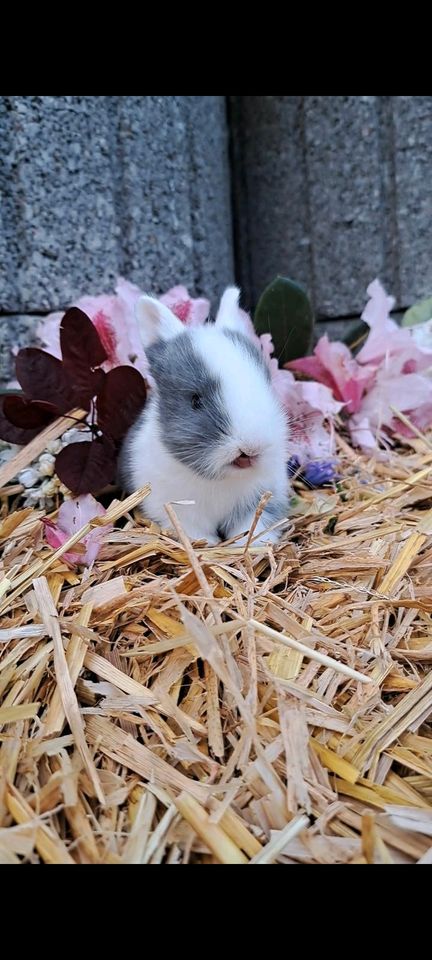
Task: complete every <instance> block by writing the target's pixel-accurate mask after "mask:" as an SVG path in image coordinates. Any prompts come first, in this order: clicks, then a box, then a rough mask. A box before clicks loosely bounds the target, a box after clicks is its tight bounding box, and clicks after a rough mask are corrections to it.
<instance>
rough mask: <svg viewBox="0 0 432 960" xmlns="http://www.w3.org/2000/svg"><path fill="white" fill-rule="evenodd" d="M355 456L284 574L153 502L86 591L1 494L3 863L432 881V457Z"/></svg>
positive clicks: (118, 530) (119, 530) (302, 510)
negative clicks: (158, 524)
mask: <svg viewBox="0 0 432 960" xmlns="http://www.w3.org/2000/svg"><path fill="white" fill-rule="evenodd" d="M339 448H340V453H341V455H342V459H343V471H342V472H343V475H344V477H345V480H344V482H343V483H342V485H341V487H340V489H339V490H338V492H336V491H335V490H328V491H326V492H324V491H319V492H312V491H308V490H306V489H305V488H300V487H299V489H298V491H297V492H298V493H299V496H300V506H299V509H298V512H297V515H296V516H295V517H294V520H293V530H292V532H291V533H290V535H289V538H287V539H286V542H283V543H282V545H281V546H280V547H279V548H278V549H277V550H275V551H274V552H273V551H272V550H271V549H269V550H267V549H262V548H258V547H255V546H254V545H253V543H252V544H251V545H250V547H249V548H248V549H247V550H245V549H244V548H240V547H236V546H235V545H227V546H223V547H214V548H212V549H205V548H204V547H203V546H202V545H199V544H194V545H193V546H192V545H191V544H190V543H189V542H188V540H187V538H186V537H185V535H184V533H183V531H182V530H181V528H180V527H179V526H178V527H177V535H176V537H175V538H174V537H172V538H171V537H169V536H166V535H163V534H162V533H161V532H160V531H159V530H158V529H156V528H155V527H153V526H151V525H149V524H146V523H145V522H144V521H142V520H140V519H139V516H138V514H137V513H136V510H135V507H136V503H137V502H138V500H139V498H140V496H142V494H143V493H144V492H145V491H141V493H140V494H139V495H137V496H134V497H130V498H129V499H128V500H125V501H123V502H121V503H118V502H115V503H114V504H113V505H112V507H111V508H110V510H109V512H108V514H107V516H106V518H104V520H103V521H102V523H104V522H105V520H106V521H110V520H111V521H112V520H113V519H114V520H116V521H118V523H117V526H116V527H115V529H114V530H113V531H112V532H108V531H107V532H106V535H105V538H104V545H103V548H102V550H101V553H100V555H99V557H98V560H97V561H96V564H95V566H94V568H93V569H92V570H91V571H90V572H87V573H86V574H83V573H82V572H79V571H78V572H77V571H75V570H71V568H70V567H68V566H67V565H66V564H65V563H64V561H63V560H62V553H63V552H64V551H65V550H66V549H68V546H65V547H63V548H62V549H61V550H58V551H56V552H54V551H53V550H52V549H51V548H50V547H48V546H47V544H46V543H45V541H44V539H43V532H42V524H41V512H40V511H39V512H38V511H35V510H32V509H20V499H19V488H18V487H17V486H13V485H11V484H9V486H8V485H6V486H3V487H2V489H1V490H0V495H1V503H2V513H1V521H0V550H1V553H2V561H1V576H2V578H3V579H2V580H1V581H0V607H1V613H2V617H1V624H0V627H1V629H0V704H1V705H0V862H6V863H17V862H28V861H30V862H32V863H39V862H47V863H71V864H72V863H113V864H114V863H161V862H163V863H220V862H222V863H245V864H246V863H274V862H279V863H287V864H288V863H298V862H305V863H310V864H316V863H392V862H410V863H416V862H419V861H420V862H432V841H431V839H430V838H431V835H432V805H431V801H432V732H431V728H430V724H429V719H430V715H431V714H432V671H430V670H429V664H430V662H431V661H432V623H431V610H432V593H431V588H430V571H431V566H432V447H431V445H429V444H428V442H427V441H426V440H420V439H419V440H418V442H416V441H415V442H414V443H413V446H412V447H411V448H405V449H404V450H402V451H401V452H399V453H397V454H392V456H391V458H390V460H389V461H388V462H387V463H386V464H380V463H377V464H375V465H373V464H372V463H371V462H367V461H366V460H365V458H363V457H360V456H359V455H357V454H355V453H354V452H353V451H352V450H351V449H350V447H349V446H348V445H347V444H346V442H345V441H343V440H342V439H340V440H339ZM32 452H34V451H32ZM25 456H26V455H25V452H24V451H23V452H22V454H20V457H21V461H20V466H21V465H22V462H23V460H25ZM8 469H9V474H8V476H9V478H11V477H12V476H13V475H14V474H13V472H12V473H11V470H12V471H13V467H12V468H8ZM6 480H7V478H6ZM2 481H3V483H4V482H5V476H4V475H3V477H2ZM172 520H173V524H176V522H177V521H176V515H175V513H174V512H173V514H172ZM97 522H98V523H100V522H101V521H97ZM76 540H77V537H75V538H74V541H76ZM69 546H70V544H69Z"/></svg>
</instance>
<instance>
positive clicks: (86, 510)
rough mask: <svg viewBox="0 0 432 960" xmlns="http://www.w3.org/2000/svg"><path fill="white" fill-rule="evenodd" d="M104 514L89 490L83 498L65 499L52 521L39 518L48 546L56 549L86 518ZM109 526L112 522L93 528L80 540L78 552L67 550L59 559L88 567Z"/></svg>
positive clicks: (103, 509)
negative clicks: (54, 520) (55, 518)
mask: <svg viewBox="0 0 432 960" xmlns="http://www.w3.org/2000/svg"><path fill="white" fill-rule="evenodd" d="M105 513H106V510H105V508H104V507H103V506H102V505H101V504H100V503H98V502H97V500H95V499H94V497H92V496H91V494H90V493H88V494H86V495H85V496H83V497H75V498H74V499H73V500H65V501H64V503H62V505H61V507H60V510H59V512H58V518H57V522H56V523H54V522H53V521H52V520H49V519H47V518H43V521H42V522H43V524H44V534H45V539H46V541H47V543H49V545H50V547H53V548H54V550H57V549H58V547H61V546H63V544H64V543H66V541H67V540H69V537H71V536H72V535H73V534H74V533H76V532H77V530H80V529H81V527H83V526H84V525H85V524H86V523H88V522H89V520H93V519H94V518H95V517H103V516H104V514H105ZM112 529H113V524H107V525H106V526H104V527H94V528H93V529H92V530H91V531H90V533H88V534H87V535H86V536H85V537H83V539H82V541H80V548H81V552H80V553H74V552H73V550H71V551H70V552H67V553H64V554H63V560H65V561H66V563H69V564H70V565H71V566H77V565H78V564H81V565H85V566H91V565H92V564H93V563H94V562H95V560H96V557H97V555H98V553H99V550H100V548H101V546H102V543H103V540H104V538H105V535H106V533H107V532H109V531H111V530H112ZM83 548H85V549H83Z"/></svg>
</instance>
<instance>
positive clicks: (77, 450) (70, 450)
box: [56, 437, 116, 495]
mask: <svg viewBox="0 0 432 960" xmlns="http://www.w3.org/2000/svg"><path fill="white" fill-rule="evenodd" d="M56 473H57V476H58V477H59V479H60V480H61V482H62V483H64V484H65V486H66V487H68V488H69V490H71V492H72V493H74V494H76V495H79V494H82V493H97V492H98V490H100V489H101V488H102V487H105V486H106V485H107V484H108V483H111V481H113V480H114V479H115V475H116V453H115V447H114V445H113V444H112V443H110V441H109V440H107V438H106V437H100V438H98V439H97V440H92V441H90V443H86V441H83V442H82V443H70V444H69V445H68V446H67V447H64V449H63V450H61V451H60V453H59V454H58V456H57V457H56Z"/></svg>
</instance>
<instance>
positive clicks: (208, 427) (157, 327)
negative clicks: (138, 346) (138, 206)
mask: <svg viewBox="0 0 432 960" xmlns="http://www.w3.org/2000/svg"><path fill="white" fill-rule="evenodd" d="M239 293H240V291H239V290H238V289H237V288H236V287H228V289H227V290H226V291H225V293H224V294H223V297H222V299H221V303H220V308H219V311H218V314H217V316H216V320H215V322H207V323H205V324H204V325H202V326H195V327H193V328H192V327H187V326H185V325H184V324H183V323H182V322H181V321H180V320H179V319H178V318H177V317H176V316H175V315H174V314H173V313H172V312H171V311H170V310H169V309H168V307H166V306H165V305H164V304H162V303H161V302H160V301H159V300H156V299H153V298H152V297H149V296H142V297H140V299H139V300H138V302H137V306H136V317H137V321H138V325H139V329H140V334H141V339H142V342H143V346H144V349H145V351H146V354H147V358H148V363H149V370H150V376H151V380H152V382H153V388H152V389H151V391H150V396H149V399H148V400H147V403H146V406H145V407H144V409H143V411H142V413H141V414H140V416H139V417H138V420H137V421H136V423H135V424H134V425H133V426H132V428H131V429H130V431H129V433H128V434H127V436H126V438H125V441H124V444H123V448H122V453H121V475H122V480H123V485H124V486H125V487H126V489H127V490H128V491H131V492H132V491H134V490H136V489H139V487H141V486H142V485H144V484H145V483H147V482H149V483H150V484H151V493H150V495H149V496H148V497H146V499H145V500H144V501H143V503H142V507H141V509H142V511H143V513H144V514H145V516H147V517H148V518H149V519H151V520H153V521H155V522H156V523H158V524H159V525H160V526H161V527H162V528H165V529H167V527H168V526H169V523H168V516H167V514H166V512H165V509H164V505H165V504H166V503H171V502H174V504H175V510H176V512H177V515H178V517H179V519H180V522H181V524H182V526H183V528H184V530H185V532H186V533H187V535H188V536H189V538H190V539H192V540H206V541H207V543H208V544H209V545H213V544H216V543H218V542H220V541H224V540H228V539H231V538H234V537H237V536H238V535H239V534H243V537H242V538H241V539H239V540H237V541H236V542H237V544H241V543H243V544H244V543H245V542H246V540H247V536H248V531H249V529H250V526H251V524H252V521H253V519H254V517H255V511H256V508H257V506H258V503H259V501H260V498H261V496H262V495H263V493H265V492H266V491H270V492H271V493H272V498H271V500H270V501H269V502H268V504H267V506H266V507H265V510H264V511H263V513H262V515H261V517H260V519H259V521H258V523H257V525H256V528H255V530H254V540H253V542H254V543H255V544H256V543H275V542H277V540H278V539H279V537H280V533H281V529H280V527H278V529H277V530H268V529H267V528H268V527H269V526H271V525H272V524H275V523H278V522H279V521H283V520H284V519H286V518H287V515H288V511H289V502H290V483H289V479H288V472H287V443H288V424H287V418H286V415H285V413H284V411H283V408H282V406H281V404H280V401H279V399H278V397H277V395H276V393H275V391H274V389H273V386H272V383H271V377H270V370H269V366H268V364H267V362H266V360H265V358H264V357H263V356H262V354H261V351H260V350H259V348H257V347H256V346H255V343H254V342H253V340H252V339H251V337H250V336H248V335H247V333H246V332H245V330H246V329H247V328H246V327H245V321H244V316H245V315H244V314H243V313H242V311H241V310H240V308H239V305H238V301H239ZM178 501H189V502H188V503H178ZM191 501H193V502H191ZM258 534H259V536H257V535H258Z"/></svg>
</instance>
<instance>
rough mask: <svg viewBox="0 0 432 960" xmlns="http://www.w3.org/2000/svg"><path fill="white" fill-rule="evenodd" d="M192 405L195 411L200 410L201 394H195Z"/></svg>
mask: <svg viewBox="0 0 432 960" xmlns="http://www.w3.org/2000/svg"><path fill="white" fill-rule="evenodd" d="M191 404H192V407H193V409H194V410H199V408H200V407H202V398H201V397H200V395H199V393H194V394H193V396H192V400H191Z"/></svg>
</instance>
